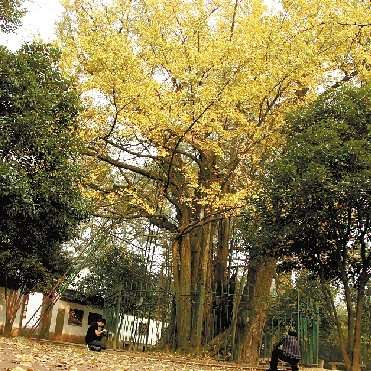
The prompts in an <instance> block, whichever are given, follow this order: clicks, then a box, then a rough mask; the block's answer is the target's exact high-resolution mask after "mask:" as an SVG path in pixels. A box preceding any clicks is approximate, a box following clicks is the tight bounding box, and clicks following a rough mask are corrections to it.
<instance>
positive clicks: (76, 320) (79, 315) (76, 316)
mask: <svg viewBox="0 0 371 371" xmlns="http://www.w3.org/2000/svg"><path fill="white" fill-rule="evenodd" d="M83 318H84V311H83V310H81V309H70V312H69V315H68V324H69V325H75V326H82V319H83Z"/></svg>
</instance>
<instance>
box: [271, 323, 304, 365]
mask: <svg viewBox="0 0 371 371" xmlns="http://www.w3.org/2000/svg"><path fill="white" fill-rule="evenodd" d="M300 359H301V356H300V349H299V340H298V334H297V333H296V331H293V330H290V331H289V332H288V335H286V336H284V337H283V338H282V339H281V340H280V342H279V343H278V344H276V345H275V347H274V348H273V351H272V356H271V362H270V367H269V369H268V371H277V366H278V360H281V361H284V362H287V363H289V364H290V366H291V370H292V371H298V370H299V367H298V363H299V361H300Z"/></svg>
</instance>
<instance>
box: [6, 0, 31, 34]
mask: <svg viewBox="0 0 371 371" xmlns="http://www.w3.org/2000/svg"><path fill="white" fill-rule="evenodd" d="M23 4H24V0H0V31H2V32H11V31H14V30H15V29H16V28H17V27H18V26H19V25H20V23H21V19H22V17H23V15H24V13H25V10H24V8H23Z"/></svg>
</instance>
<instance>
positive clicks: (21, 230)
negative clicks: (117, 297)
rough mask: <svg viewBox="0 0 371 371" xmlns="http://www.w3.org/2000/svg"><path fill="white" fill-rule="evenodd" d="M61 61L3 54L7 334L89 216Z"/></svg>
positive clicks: (74, 107) (34, 47) (44, 49)
mask: <svg viewBox="0 0 371 371" xmlns="http://www.w3.org/2000/svg"><path fill="white" fill-rule="evenodd" d="M58 60H59V51H58V50H57V49H55V48H53V47H51V46H49V45H43V44H30V45H25V46H23V47H22V48H21V49H20V50H19V51H18V52H15V53H12V52H10V51H8V50H7V49H6V48H3V47H2V48H0V159H1V161H0V215H1V217H0V262H1V265H2V266H3V267H5V269H2V270H1V273H0V279H1V282H2V284H6V287H8V288H9V289H11V293H12V295H11V296H9V300H10V301H11V302H10V301H9V300H8V304H9V305H8V307H7V309H8V310H7V324H6V332H10V331H11V327H12V323H13V321H14V315H15V312H16V310H17V309H18V307H19V303H20V300H21V296H22V295H23V294H24V293H27V292H30V291H32V290H36V289H38V290H41V291H47V290H48V289H49V287H48V286H47V284H49V285H50V284H51V283H52V282H53V280H54V279H55V277H56V276H60V274H61V273H62V272H63V271H64V270H65V269H66V265H67V262H68V255H67V253H66V252H64V251H63V249H62V244H63V243H64V242H65V241H67V240H68V239H70V238H71V237H72V236H73V235H74V231H75V227H76V226H77V224H78V223H79V221H80V220H82V219H83V218H84V217H85V215H86V205H85V202H84V200H83V197H82V194H81V191H80V188H79V185H78V177H79V170H78V167H77V165H76V164H77V160H78V143H77V141H76V138H75V135H74V133H75V128H76V122H75V118H76V116H77V114H78V107H79V99H78V95H77V94H76V92H75V91H74V89H73V84H72V81H70V80H68V79H67V78H65V77H64V76H63V75H62V74H61V72H60V71H59V68H58ZM10 304H11V305H10Z"/></svg>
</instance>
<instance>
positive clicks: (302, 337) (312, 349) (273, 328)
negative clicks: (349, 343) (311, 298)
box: [261, 295, 320, 365]
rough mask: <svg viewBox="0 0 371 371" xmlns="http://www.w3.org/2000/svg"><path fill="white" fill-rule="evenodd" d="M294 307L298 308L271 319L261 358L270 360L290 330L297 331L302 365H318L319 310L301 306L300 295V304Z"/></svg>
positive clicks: (264, 336)
mask: <svg viewBox="0 0 371 371" xmlns="http://www.w3.org/2000/svg"><path fill="white" fill-rule="evenodd" d="M294 306H295V307H296V308H288V309H287V310H286V311H284V312H281V313H278V314H276V315H275V316H270V317H269V319H268V321H267V323H266V326H265V329H264V334H263V338H262V347H261V357H263V358H269V357H270V355H271V352H272V349H273V346H274V345H275V344H276V343H278V341H279V340H280V339H281V338H282V336H284V335H286V334H287V331H288V330H289V329H295V330H296V331H297V333H298V337H299V342H300V351H301V357H302V360H301V363H303V364H305V365H318V364H319V360H318V352H319V349H318V346H319V324H320V318H319V312H318V308H317V309H316V310H315V311H313V310H312V309H310V308H309V307H308V306H307V305H306V304H304V303H302V304H301V303H300V301H299V295H298V303H296V305H294ZM298 308H299V310H298ZM312 308H313V307H312Z"/></svg>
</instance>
